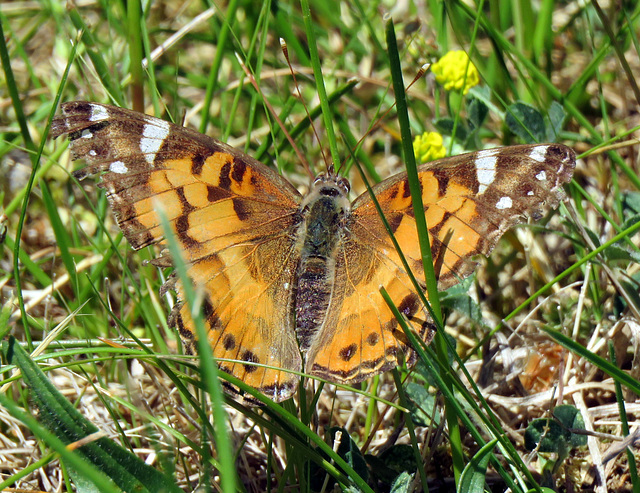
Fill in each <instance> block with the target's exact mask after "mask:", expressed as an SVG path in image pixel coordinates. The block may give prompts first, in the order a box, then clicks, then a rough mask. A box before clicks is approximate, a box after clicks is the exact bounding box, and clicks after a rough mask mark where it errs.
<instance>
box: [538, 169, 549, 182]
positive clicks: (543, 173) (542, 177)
mask: <svg viewBox="0 0 640 493" xmlns="http://www.w3.org/2000/svg"><path fill="white" fill-rule="evenodd" d="M546 179H547V172H546V171H545V170H542V171H541V172H540V173H538V174H537V175H536V180H539V181H545V180H546Z"/></svg>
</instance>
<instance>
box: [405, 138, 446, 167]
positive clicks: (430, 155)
mask: <svg viewBox="0 0 640 493" xmlns="http://www.w3.org/2000/svg"><path fill="white" fill-rule="evenodd" d="M413 153H414V154H415V155H416V158H417V159H418V161H419V162H420V163H427V162H429V161H435V160H436V159H441V158H443V157H445V156H446V155H447V150H446V149H445V148H444V145H443V143H442V135H440V134H439V133H438V132H425V133H423V134H422V135H418V136H416V138H415V139H413Z"/></svg>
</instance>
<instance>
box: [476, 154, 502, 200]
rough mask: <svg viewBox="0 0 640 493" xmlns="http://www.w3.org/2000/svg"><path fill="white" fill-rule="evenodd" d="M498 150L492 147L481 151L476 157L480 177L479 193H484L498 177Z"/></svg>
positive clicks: (477, 173) (477, 172)
mask: <svg viewBox="0 0 640 493" xmlns="http://www.w3.org/2000/svg"><path fill="white" fill-rule="evenodd" d="M497 153H498V151H497V150H495V149H490V150H488V151H480V152H479V153H478V156H477V157H476V162H475V165H476V175H477V177H478V183H479V184H480V186H479V187H478V193H479V194H483V193H484V192H486V191H487V188H489V185H491V184H492V183H493V181H494V180H495V179H496V163H497V162H498V157H497Z"/></svg>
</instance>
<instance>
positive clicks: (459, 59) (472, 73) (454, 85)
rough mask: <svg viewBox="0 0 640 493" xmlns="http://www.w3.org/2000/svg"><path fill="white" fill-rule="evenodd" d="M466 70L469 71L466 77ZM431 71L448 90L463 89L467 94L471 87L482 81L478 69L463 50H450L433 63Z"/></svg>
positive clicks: (463, 92)
mask: <svg viewBox="0 0 640 493" xmlns="http://www.w3.org/2000/svg"><path fill="white" fill-rule="evenodd" d="M465 70H466V71H467V77H466V79H465V76H464V72H465ZM431 71H432V72H433V73H434V74H435V76H436V80H437V81H438V82H439V83H440V84H444V88H445V89H446V90H447V91H451V90H453V89H455V90H458V91H459V90H462V94H467V93H468V92H469V89H471V88H472V87H473V86H475V85H477V84H478V83H479V82H480V78H479V76H478V69H477V68H476V67H475V65H474V64H473V62H471V60H469V56H468V55H467V54H466V53H465V52H464V51H462V50H458V51H449V52H448V53H447V54H446V55H445V56H443V57H442V58H441V59H440V60H438V61H437V62H436V63H434V64H433V65H431Z"/></svg>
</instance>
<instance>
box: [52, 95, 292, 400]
mask: <svg viewBox="0 0 640 493" xmlns="http://www.w3.org/2000/svg"><path fill="white" fill-rule="evenodd" d="M62 110H63V115H62V116H61V117H58V118H57V119H56V120H54V123H53V127H52V133H53V135H54V136H58V135H61V134H69V136H70V141H71V153H72V157H73V159H79V158H82V159H84V160H85V161H86V163H87V166H86V167H85V168H83V169H81V170H79V171H78V172H76V176H77V177H78V178H80V179H82V178H84V177H85V176H88V175H90V174H97V173H99V174H101V178H102V180H101V183H100V186H101V187H103V188H105V189H106V191H107V197H108V199H109V202H110V204H111V206H112V208H113V210H114V212H115V216H116V219H117V222H118V225H119V226H120V228H121V229H122V231H123V232H124V234H125V236H126V237H127V239H128V240H129V242H130V243H131V245H132V246H133V247H134V248H135V249H139V248H142V247H144V246H147V245H150V244H153V243H156V242H161V241H162V239H163V236H164V232H163V230H162V227H161V223H160V216H159V214H158V210H160V209H162V210H163V211H164V214H165V215H166V217H167V218H168V220H169V223H170V225H171V229H172V232H173V234H174V235H175V238H176V239H177V240H178V241H179V244H180V247H181V253H182V255H183V257H184V260H185V261H186V262H187V266H188V275H189V277H190V279H191V281H192V282H193V284H194V286H195V288H196V290H198V289H200V290H203V291H204V294H203V300H204V301H203V309H204V312H203V314H204V318H205V321H206V324H207V329H208V333H209V339H210V342H211V346H212V348H213V354H214V356H215V357H216V358H223V359H230V360H239V361H240V362H244V363H237V362H236V363H234V362H221V363H220V368H221V369H222V370H223V371H227V372H229V373H232V374H234V375H235V376H237V377H239V378H240V379H242V380H244V381H245V382H246V383H248V384H249V385H251V386H252V387H254V388H257V389H259V390H261V391H262V392H263V393H265V394H267V395H269V396H270V397H271V398H274V399H275V400H283V399H285V398H287V397H289V396H290V395H291V394H292V393H293V391H294V390H295V387H296V384H297V380H298V376H297V375H295V374H293V373H287V371H286V370H293V371H300V369H301V358H300V353H299V351H298V346H297V342H296V339H295V330H294V327H293V320H292V317H291V303H292V287H293V279H294V275H295V265H296V263H297V259H296V255H295V241H294V240H293V238H294V233H295V227H296V221H297V219H296V218H297V216H296V213H297V210H298V206H299V202H300V199H301V197H300V195H299V194H298V192H297V191H296V190H295V188H293V187H292V186H291V185H290V184H289V182H287V181H286V180H285V179H283V178H282V177H281V176H280V175H278V174H277V173H276V172H274V171H273V170H271V169H269V168H267V167H266V166H264V165H263V164H261V163H259V162H258V161H255V160H253V159H251V158H250V157H248V156H246V155H245V154H243V153H241V152H239V151H237V150H235V149H233V148H231V147H229V146H227V145H226V144H223V143H221V142H218V141H216V140H214V139H211V138H209V137H206V136H204V135H202V134H200V133H197V132H194V131H191V130H188V129H186V128H183V127H179V126H176V125H173V124H170V123H168V122H166V121H164V120H160V119H157V118H153V117H150V116H147V115H142V114H140V113H137V112H133V111H128V110H124V109H120V108H116V107H112V106H108V105H100V104H95V103H85V102H72V103H66V104H64V105H63V106H62ZM177 291H178V301H179V303H178V304H177V305H176V307H175V308H174V310H173V313H172V315H171V317H170V321H171V324H172V325H173V326H175V327H177V328H178V330H179V331H180V334H181V336H182V338H183V340H184V341H185V342H186V343H187V348H188V349H192V348H193V344H194V341H195V335H194V330H195V328H194V324H193V322H192V320H191V317H190V314H189V307H188V305H187V304H186V303H183V301H184V293H183V289H182V288H181V286H180V285H179V283H178V285H177ZM274 340H277V341H278V344H277V345H276V344H273V343H272V341H274ZM256 363H258V364H259V365H270V366H274V367H277V368H282V369H283V370H284V371H280V370H272V369H267V368H264V367H262V366H259V365H258V366H256ZM231 390H232V391H233V390H236V389H233V388H232V389H231Z"/></svg>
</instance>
